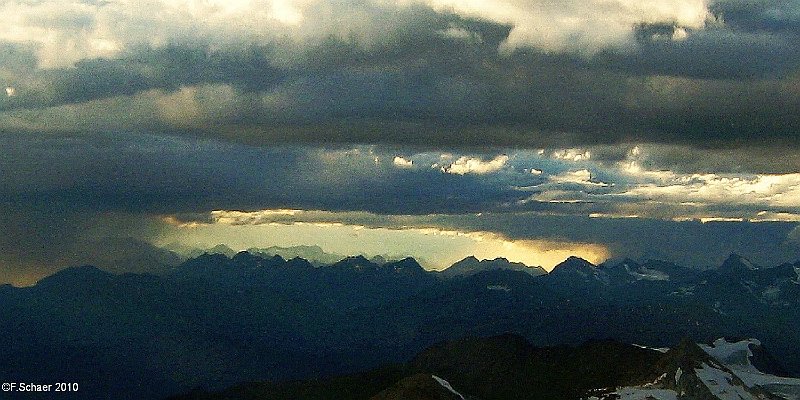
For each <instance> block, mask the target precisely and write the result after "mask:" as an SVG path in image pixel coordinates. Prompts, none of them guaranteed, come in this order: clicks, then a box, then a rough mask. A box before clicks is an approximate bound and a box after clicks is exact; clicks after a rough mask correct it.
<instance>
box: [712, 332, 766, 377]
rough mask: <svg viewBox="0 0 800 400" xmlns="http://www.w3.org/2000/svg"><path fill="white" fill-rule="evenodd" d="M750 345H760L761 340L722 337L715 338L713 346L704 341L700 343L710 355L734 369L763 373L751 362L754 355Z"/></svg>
mask: <svg viewBox="0 0 800 400" xmlns="http://www.w3.org/2000/svg"><path fill="white" fill-rule="evenodd" d="M750 345H754V346H760V345H761V342H760V341H758V340H757V339H746V340H740V341H738V342H728V341H727V340H725V339H722V338H720V339H717V340H715V341H714V343H712V345H711V346H709V345H707V344H702V343H701V344H699V346H700V348H701V349H703V351H705V352H706V353H707V354H708V355H710V356H711V357H714V358H715V359H717V360H719V361H720V362H722V363H723V364H725V365H726V366H727V367H728V368H730V369H732V370H736V371H747V372H753V373H761V372H760V371H759V370H758V369H756V367H754V366H753V364H752V363H751V362H750V358H751V357H752V356H753V352H752V351H751V350H750Z"/></svg>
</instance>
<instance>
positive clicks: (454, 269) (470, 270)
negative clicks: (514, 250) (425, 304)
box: [440, 256, 547, 278]
mask: <svg viewBox="0 0 800 400" xmlns="http://www.w3.org/2000/svg"><path fill="white" fill-rule="evenodd" d="M494 270H511V271H522V272H525V273H529V274H531V275H534V276H536V275H544V274H546V273H547V272H546V271H545V270H543V269H542V268H541V267H528V266H527V265H525V264H523V263H519V262H512V261H509V260H508V259H507V258H503V257H498V258H495V259H494V260H478V259H477V258H476V257H475V256H469V257H466V258H464V259H463V260H461V261H458V262H456V263H455V264H453V265H451V266H450V267H448V268H446V269H444V270H443V271H440V273H441V274H442V276H444V277H448V278H452V277H455V276H470V275H475V274H477V273H480V272H483V271H494Z"/></svg>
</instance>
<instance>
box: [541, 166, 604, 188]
mask: <svg viewBox="0 0 800 400" xmlns="http://www.w3.org/2000/svg"><path fill="white" fill-rule="evenodd" d="M548 178H549V179H550V181H551V182H555V183H575V184H578V185H584V186H598V187H605V186H609V184H608V183H605V182H599V181H597V180H594V179H592V173H591V171H589V170H588V169H581V170H577V171H568V172H564V173H562V174H557V175H550V176H549V177H548Z"/></svg>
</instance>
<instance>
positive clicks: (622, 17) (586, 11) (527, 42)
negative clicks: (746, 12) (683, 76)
mask: <svg viewBox="0 0 800 400" xmlns="http://www.w3.org/2000/svg"><path fill="white" fill-rule="evenodd" d="M429 4H432V5H433V6H434V7H436V8H438V9H442V10H454V11H456V12H457V13H460V14H462V15H470V16H475V17H480V18H486V19H489V20H493V21H497V22H502V23H508V24H511V25H513V29H512V31H511V34H510V36H509V38H508V41H507V43H505V45H506V47H508V48H516V47H520V46H533V47H537V48H540V49H544V50H547V51H552V52H562V51H576V50H577V51H579V52H582V53H587V54H593V53H595V52H596V51H598V50H599V49H602V48H606V47H609V46H611V47H629V46H632V45H633V27H634V26H636V25H637V24H641V23H669V24H672V23H675V24H677V25H678V26H680V27H685V28H692V29H700V28H703V27H704V26H705V24H706V22H707V21H709V20H710V19H711V18H712V14H711V12H710V11H709V8H708V5H709V2H708V1H707V0H659V1H653V0H646V1H641V0H565V1H558V2H552V1H544V0H533V1H531V0H429ZM685 28H684V29H685Z"/></svg>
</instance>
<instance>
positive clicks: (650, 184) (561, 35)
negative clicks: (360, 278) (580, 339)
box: [0, 0, 800, 283]
mask: <svg viewBox="0 0 800 400" xmlns="http://www.w3.org/2000/svg"><path fill="white" fill-rule="evenodd" d="M0 15H3V16H4V18H3V21H2V23H0V89H3V88H4V90H3V91H0V206H1V207H2V208H3V210H2V211H3V212H2V214H0V232H2V234H0V236H1V237H0V281H4V282H15V283H30V282H32V281H34V280H35V279H38V278H39V277H41V276H42V275H44V274H47V273H50V272H52V271H54V270H56V269H57V268H60V267H63V266H65V265H69V264H71V263H76V262H80V261H81V260H83V259H84V257H83V254H84V253H86V252H92V251H96V246H92V245H90V244H87V243H93V240H96V239H99V238H101V237H104V236H130V237H134V238H138V239H141V240H145V241H149V242H152V243H155V244H161V245H163V244H166V243H168V242H169V241H171V240H178V239H180V238H183V240H184V241H193V242H194V243H197V244H208V243H211V242H213V241H215V240H217V239H219V241H220V242H228V243H230V244H236V245H237V246H239V247H242V248H245V247H247V245H248V243H250V242H252V243H253V244H255V243H256V242H258V244H259V245H269V244H272V243H268V242H270V241H272V242H274V244H282V245H291V244H321V245H324V246H323V247H324V248H326V250H329V251H332V252H338V253H343V252H347V253H354V252H367V253H374V254H389V253H394V254H409V255H417V256H418V257H420V258H424V259H426V260H429V263H430V265H429V267H431V268H441V267H442V266H444V265H446V264H447V263H448V262H451V260H455V259H457V258H458V257H461V256H465V255H468V253H478V254H481V255H482V256H486V257H490V256H497V255H504V256H509V257H511V258H516V259H517V260H524V262H527V263H529V264H534V265H543V266H545V267H551V266H552V265H553V264H554V263H555V262H556V261H554V260H557V259H558V258H560V257H562V256H563V255H565V254H571V253H575V254H579V255H583V256H585V257H587V258H589V259H592V260H593V261H596V262H600V261H603V260H604V259H606V258H609V257H611V258H614V257H624V256H630V257H635V258H636V257H638V258H646V257H655V258H664V259H668V260H673V261H677V262H682V263H693V264H697V265H710V264H714V263H717V262H719V261H720V258H724V256H726V255H727V254H728V253H730V252H739V253H742V254H745V255H748V256H750V257H753V258H754V259H755V260H757V261H758V262H761V263H778V262H782V261H787V260H794V259H797V258H800V233H799V232H798V228H797V224H798V221H800V211H798V210H800V40H798V39H800V38H799V37H798V36H800V3H798V2H796V1H790V0H785V1H780V0H760V1H758V0H757V1H739V0H721V1H703V0H665V1H629V0H612V1H606V0H603V1H600V0H588V1H587V0H580V1H579V0H574V1H573V0H568V1H561V2H550V1H530V0H526V1H518V0H495V1H483V0H469V1H451V0H425V1H388V0H374V1H369V0H362V1H350V0H344V1H325V0H299V1H294V0H274V1H262V0H253V1H246V0H241V1H210V0H207V1H190V0H182V1H166V0H150V1H128V0H120V1H113V0H111V1H94V0H84V1H63V0H58V1H56V0H51V1H46V0H45V1H13V0H12V1H5V2H2V4H0ZM264 210H272V211H264ZM276 210H279V211H276ZM280 210H283V211H280ZM286 210H293V211H292V212H287V211H286ZM236 211H238V213H237V212H236ZM245 227H246V228H245ZM312 227H313V229H312ZM286 229H289V231H285V230H286ZM332 236H334V237H346V238H350V239H346V240H342V241H331V240H330V237H332ZM244 238H251V239H248V240H249V242H248V240H245V239H244ZM265 238H272V239H265ZM287 238H290V239H287ZM453 241H458V244H457V245H453V243H454V242H453ZM245 242H247V243H245ZM359 243H360V244H359ZM382 243H383V244H386V251H383V252H382V251H381V244H382ZM417 253H423V254H417Z"/></svg>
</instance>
